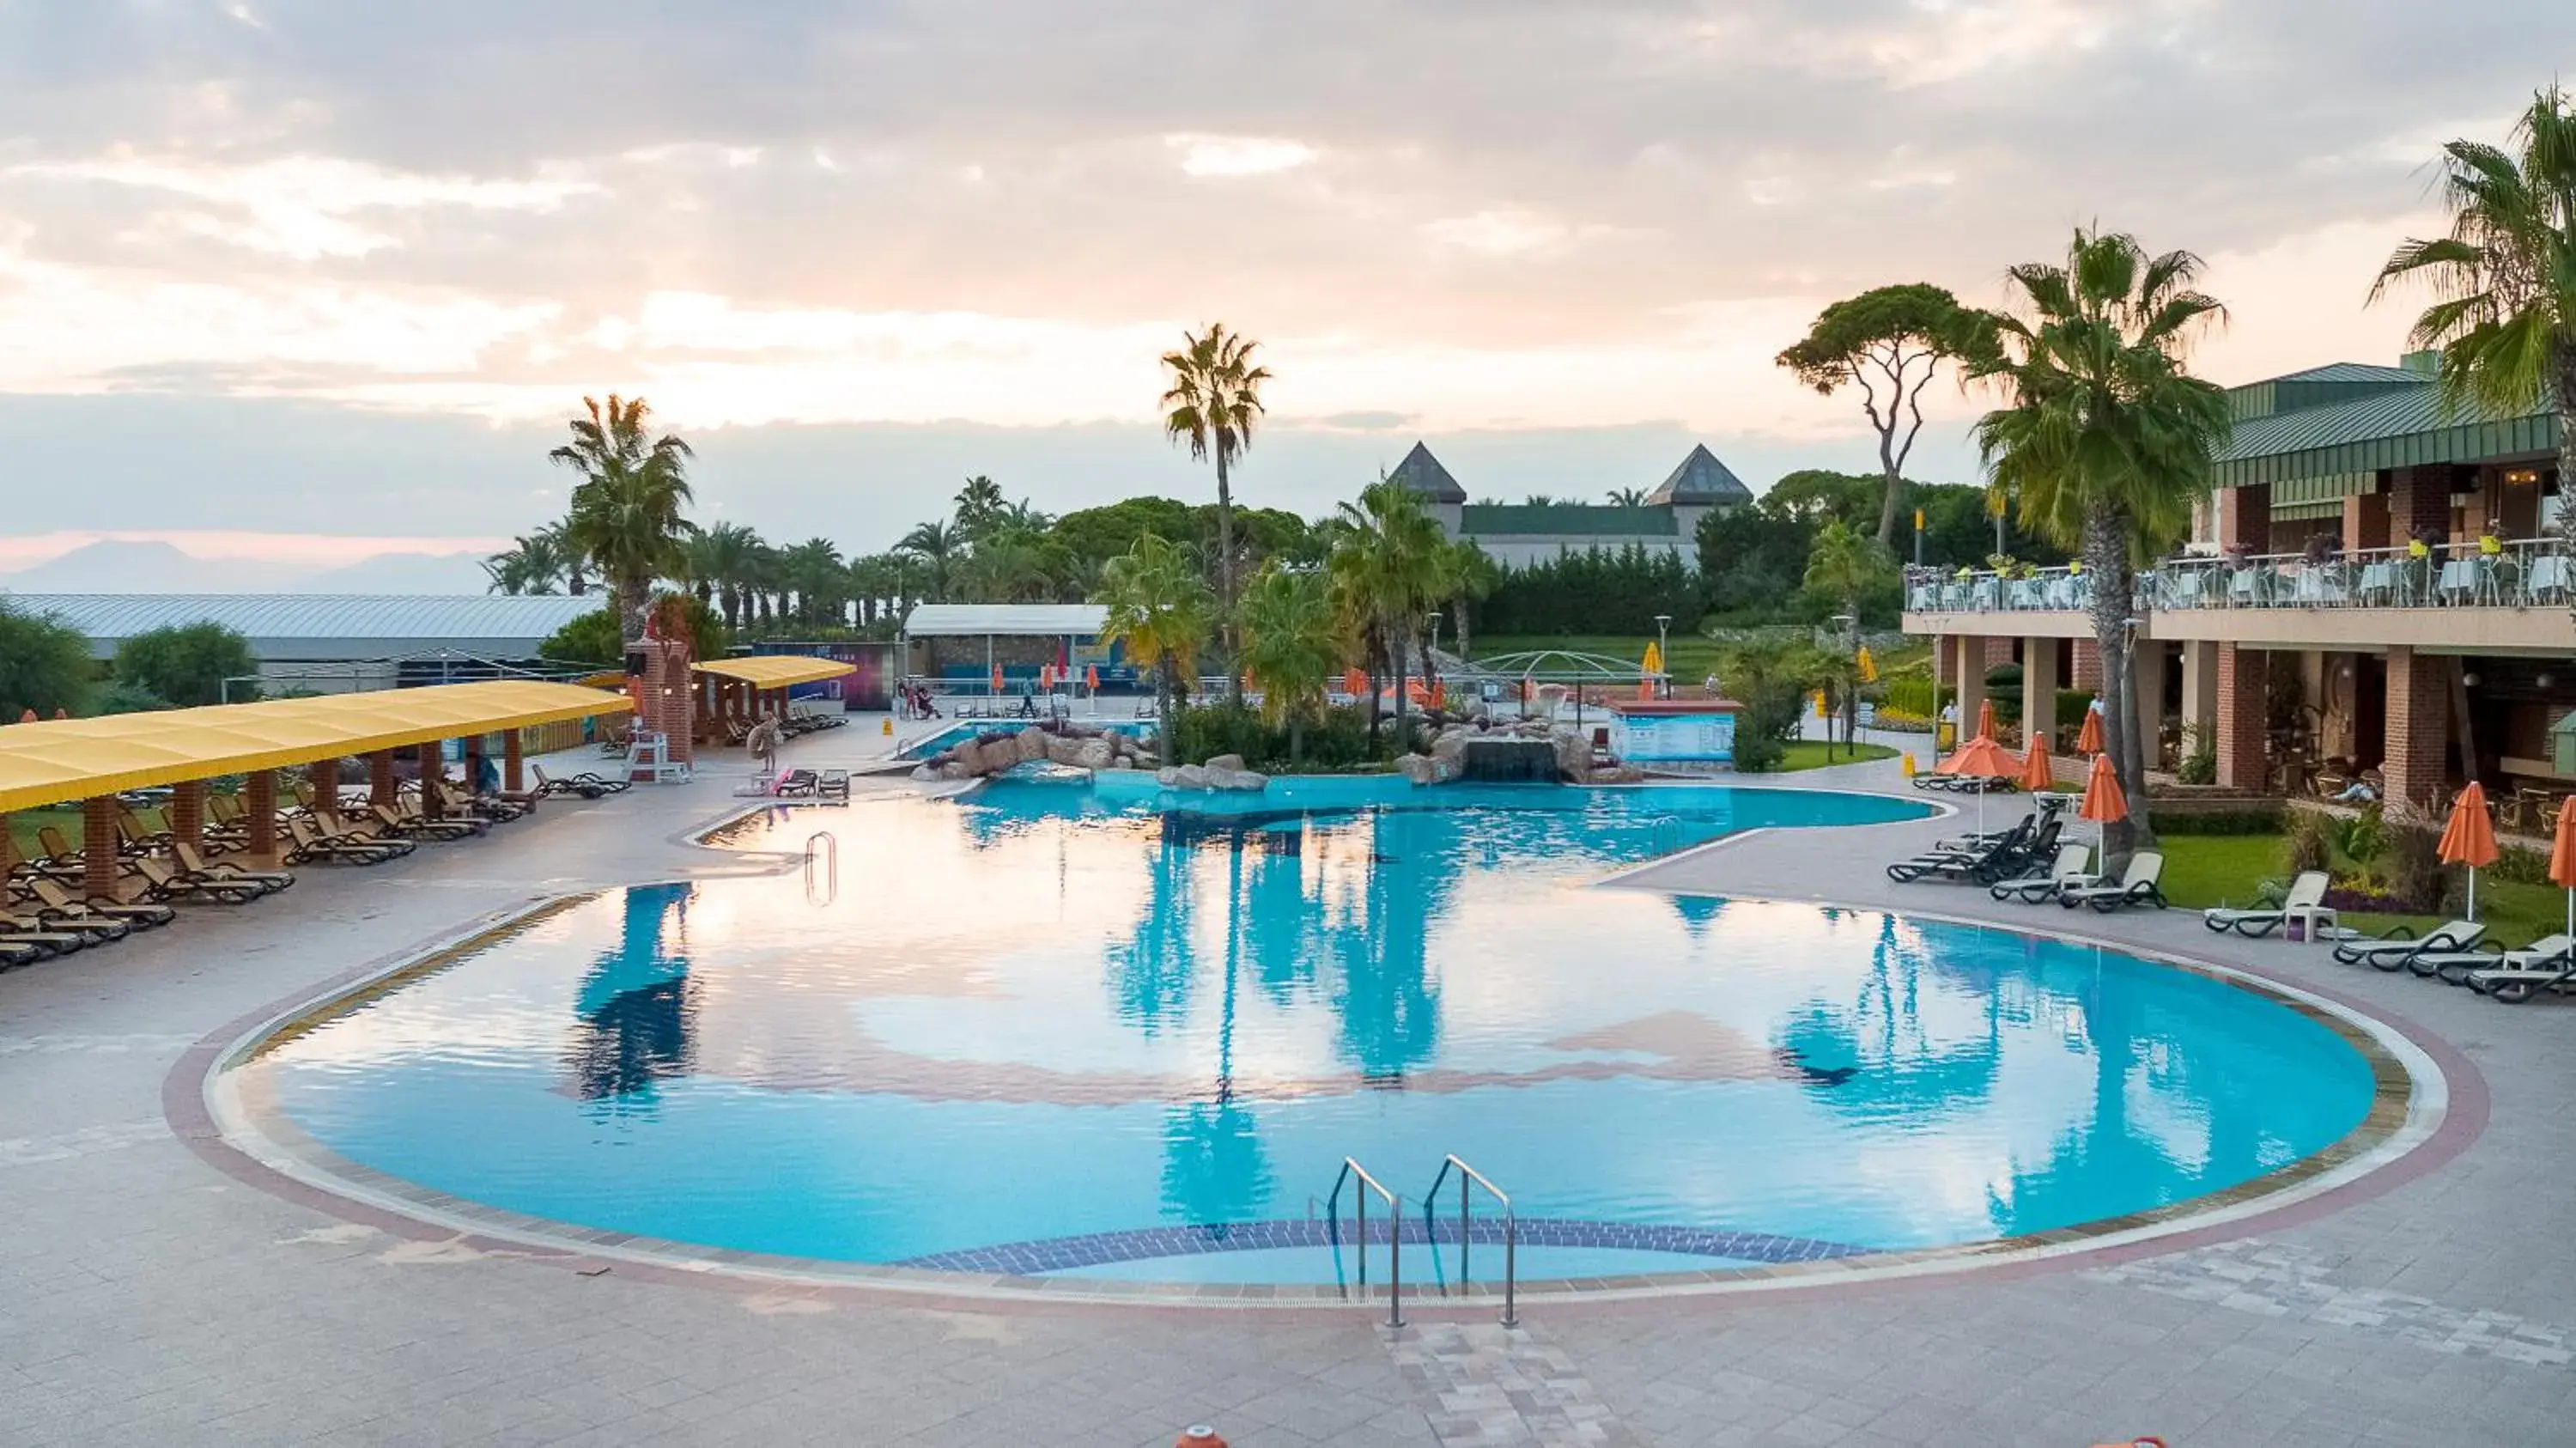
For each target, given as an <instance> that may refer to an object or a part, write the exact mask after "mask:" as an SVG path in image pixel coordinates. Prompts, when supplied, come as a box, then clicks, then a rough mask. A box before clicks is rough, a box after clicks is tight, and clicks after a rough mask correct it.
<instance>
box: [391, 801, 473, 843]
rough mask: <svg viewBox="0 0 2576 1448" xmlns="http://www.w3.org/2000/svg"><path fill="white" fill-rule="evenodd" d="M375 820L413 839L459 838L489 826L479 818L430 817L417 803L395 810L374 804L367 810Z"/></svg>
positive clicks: (394, 832) (393, 831) (392, 832)
mask: <svg viewBox="0 0 2576 1448" xmlns="http://www.w3.org/2000/svg"><path fill="white" fill-rule="evenodd" d="M368 812H369V813H371V814H373V815H374V816H375V817H376V822H377V823H378V824H381V825H383V826H384V827H385V829H386V831H387V832H388V833H391V834H397V835H409V836H411V837H412V838H414V839H425V840H461V839H463V838H465V837H466V836H467V835H479V834H481V833H483V832H484V831H485V830H488V829H490V828H491V826H490V825H488V824H485V823H484V822H483V821H481V820H458V819H431V818H430V817H429V816H427V815H425V814H422V813H421V812H420V808H419V806H417V805H414V806H411V807H408V808H405V809H400V810H397V809H395V808H394V807H393V806H391V805H382V804H380V805H376V806H373V807H372V808H371V809H370V810H369V811H368Z"/></svg>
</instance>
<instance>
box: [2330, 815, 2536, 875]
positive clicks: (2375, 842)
mask: <svg viewBox="0 0 2576 1448" xmlns="http://www.w3.org/2000/svg"><path fill="white" fill-rule="evenodd" d="M2331 828H2332V830H2333V832H2334V847H2335V853H2336V854H2339V855H2341V856H2343V857H2344V858H2345V859H2347V860H2350V861H2351V862H2352V864H2353V867H2354V868H2355V869H2358V870H2363V871H2367V870H2369V869H2370V867H2371V866H2372V865H2373V864H2375V863H2377V862H2378V860H2379V856H2380V853H2381V852H2382V851H2384V850H2386V849H2387V848H2388V819H2387V816H2385V815H2383V814H2381V813H2380V809H2379V806H2378V805H2376V804H2369V805H2364V806H2363V807H2362V811H2361V813H2360V814H2358V815H2356V816H2354V817H2353V818H2351V819H2336V820H2335V821H2334V823H2333V825H2332V826H2331ZM2544 870H2545V866H2544Z"/></svg>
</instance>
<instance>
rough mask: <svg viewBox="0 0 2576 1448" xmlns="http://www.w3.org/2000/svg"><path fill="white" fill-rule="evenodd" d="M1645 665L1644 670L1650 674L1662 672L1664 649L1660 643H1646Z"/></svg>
mask: <svg viewBox="0 0 2576 1448" xmlns="http://www.w3.org/2000/svg"><path fill="white" fill-rule="evenodd" d="M1645 667H1646V672H1647V673H1650V674H1660V673H1662V672H1663V671H1664V649H1663V645H1661V644H1648V645H1646V666H1645Z"/></svg>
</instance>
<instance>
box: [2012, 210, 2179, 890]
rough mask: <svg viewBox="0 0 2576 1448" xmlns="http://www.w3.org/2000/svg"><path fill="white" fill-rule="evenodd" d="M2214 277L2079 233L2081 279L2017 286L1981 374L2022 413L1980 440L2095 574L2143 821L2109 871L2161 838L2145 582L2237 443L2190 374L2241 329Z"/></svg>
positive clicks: (2112, 711)
mask: <svg viewBox="0 0 2576 1448" xmlns="http://www.w3.org/2000/svg"><path fill="white" fill-rule="evenodd" d="M2200 270H2201V262H2200V258H2198V257H2196V256H2194V255H2192V254H2191V253H2190V252H2187V251H2176V252H2169V253H2167V254H2165V255H2163V256H2154V257H2151V256H2149V255H2148V254H2147V251H2146V249H2145V248H2144V247H2142V246H2140V245H2139V244H2138V241H2137V238H2135V237H2133V236H2128V235H2123V234H2106V233H2104V232H2101V231H2099V230H2094V231H2084V230H2078V231H2077V232H2076V233H2075V237H2074V240H2073V242H2072V243H2070V244H2069V246H2068V248H2067V253H2066V263H2065V265H2063V266H2056V265H2050V264H2047V263H2042V262H2030V263H2025V264H2023V265H2020V266H2016V267H2014V268H2012V269H2011V271H2010V272H2009V273H2007V276H2008V278H2009V280H2010V284H2011V287H2012V290H2013V291H2014V292H2015V293H2016V294H2017V297H2018V301H2019V304H2020V308H2019V312H2018V313H2017V314H2014V315H2002V316H1990V317H1987V318H1984V319H1982V321H1981V323H1980V330H1981V333H1982V335H1981V336H1980V337H1979V338H1978V339H1977V340H1976V343H1975V347H1974V351H1973V353H1972V361H1971V363H1970V366H1969V373H1970V375H1971V376H1972V377H1976V378H1979V379H1982V380H1986V381H1989V382H1992V383H1993V384H1994V385H1995V386H1996V387H1997V388H1998V389H1999V390H2001V391H2002V393H2003V394H2004V396H2005V398H2006V399H2007V402H2008V404H2009V405H2007V406H2006V407H2004V408H2002V409H2000V410H1998V411H1994V412H1989V413H1987V414H1986V415H1985V416H1984V417H1983V418H1982V419H1980V420H1979V421H1978V423H1977V428H1976V435H1977V450H1978V453H1979V455H1980V456H1981V457H1982V458H1983V459H1984V461H1985V463H1986V465H1987V466H1988V467H1989V468H1990V469H1992V471H1993V475H1994V481H1995V484H1996V485H1997V486H1998V487H2001V488H2003V489H2005V490H2007V491H2009V492H2010V493H2011V494H2012V495H2013V496H2014V497H2016V498H2018V499H2019V500H2020V506H2021V517H2022V522H2023V524H2024V526H2025V527H2028V528H2029V529H2030V530H2031V531H2033V532H2036V533H2038V534H2039V535H2040V536H2042V537H2045V538H2049V539H2051V540H2053V541H2055V542H2057V543H2058V544H2060V545H2061V546H2063V547H2066V548H2070V549H2080V550H2081V551H2082V555H2083V559H2084V568H2085V571H2086V572H2087V573H2089V574H2091V575H2092V588H2093V602H2092V613H2093V640H2094V644H2095V646H2096V647H2097V648H2099V650H2100V651H2101V658H2102V675H2103V677H2104V678H2105V679H2108V680H2112V681H2113V687H2112V688H2111V689H2109V690H2107V691H2105V695H2104V698H2103V701H2102V702H2103V710H2102V715H2103V718H2102V724H2103V734H2104V737H2105V740H2106V742H2107V743H2108V745H2109V753H2110V756H2111V762H2112V765H2113V767H2114V768H2115V769H2116V770H2117V771H2118V773H2119V776H2120V783H2121V786H2122V787H2123V788H2124V789H2125V790H2126V791H2127V793H2128V796H2129V810H2130V813H2129V818H2128V819H2127V820H2125V821H2123V822H2121V823H2120V824H2117V825H2113V826H2111V827H2110V828H2109V830H2108V831H2107V834H2106V837H2105V849H2104V854H2105V855H2106V856H2107V857H2108V858H2107V859H2106V862H2105V863H2106V866H2107V867H2109V868H2118V867H2119V866H2120V865H2121V863H2122V862H2123V861H2125V859H2126V857H2127V856H2128V855H2129V853H2130V852H2131V851H2132V850H2134V849H2136V848H2138V847H2139V845H2140V844H2141V843H2142V842H2145V841H2149V840H2152V839H2153V838H2154V835H2153V830H2152V826H2151V825H2150V823H2149V821H2148V818H2147V778H2146V765H2147V761H2146V758H2145V753H2144V750H2143V749H2142V748H2141V746H2140V744H2139V740H2138V730H2137V727H2136V723H2135V720H2136V714H2135V710H2134V707H2133V705H2134V701H2132V700H2131V699H2130V697H2129V692H2130V689H2131V687H2132V685H2131V671H2130V666H2129V643H2130V634H2131V630H2132V628H2133V626H2134V624H2135V620H2133V619H2132V618H2131V617H2130V616H2129V609H2130V597H2131V594H2132V592H2133V590H2134V587H2135V572H2134V570H2135V568H2136V566H2137V565H2138V564H2140V563H2142V562H2144V561H2146V560H2147V559H2150V558H2153V557H2155V556H2157V555H2159V554H2161V553H2163V552H2165V551H2166V550H2168V549H2170V548H2171V547H2172V546H2173V545H2174V544H2175V543H2176V542H2178V541H2179V540H2180V539H2181V538H2182V537H2183V536H2184V535H2185V534H2186V533H2187V532H2188V531H2189V529H2190V527H2191V510H2192V504H2193V503H2194V502H2196V501H2197V500H2199V499H2200V498H2202V497H2204V496H2206V495H2207V493H2208V491H2209V479H2210V469H2211V466H2212V462H2213V459H2214V458H2215V455H2216V453H2217V451H2218V449H2219V447H2220V446H2221V445H2222V444H2223V443H2224V442H2225V440H2226V438H2227V433H2228V416H2227V394H2225V393H2224V392H2222V391H2220V390H2219V389H2218V388H2217V387H2216V386H2214V385H2212V384H2211V383H2208V382H2205V381H2202V380H2201V379H2199V378H2197V377H2194V376H2192V375H2191V373H2190V372H2189V370H2188V369H2187V368H2186V367H2185V366H2184V362H2183V353H2184V351H2185V349H2186V348H2187V346H2188V344H2189V343H2190V341H2191V339H2192V337H2193V336H2194V335H2195V334H2196V333H2197V332H2198V331H2200V330H2201V329H2202V328H2203V327H2205V326H2207V325H2209V324H2211V323H2212V322H2214V321H2218V320H2220V319H2223V318H2224V317H2225V316H2226V309H2225V308H2223V307H2221V306H2220V305H2219V304H2218V301H2217V299H2215V298H2213V297H2210V296H2208V295H2206V294H2204V293H2202V292H2200V291H2198V290H2196V289H2195V287H2194V283H2195V282H2196V281H2197V280H2198V278H2199V276H2200Z"/></svg>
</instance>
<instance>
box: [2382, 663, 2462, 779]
mask: <svg viewBox="0 0 2576 1448" xmlns="http://www.w3.org/2000/svg"><path fill="white" fill-rule="evenodd" d="M2450 669H2451V661H2450V660H2449V659H2446V658H2441V657H2437V656H2433V655H2427V654H2419V653H2417V652H2415V651H2414V650H2413V649H2408V648H2401V647H2398V646H2395V645H2391V646H2390V647H2389V650H2388V757H2387V758H2386V760H2384V761H2383V762H2382V763H2381V765H2380V769H2381V770H2382V771H2383V772H2384V773H2385V774H2386V775H2387V777H2388V807H2389V810H2390V812H2391V813H2396V814H2405V815H2410V816H2422V815H2423V814H2425V813H2426V811H2428V810H2431V811H2435V812H2438V811H2439V810H2440V809H2441V807H2442V805H2443V803H2444V802H2445V796H2447V795H2448V793H2449V778H2450V765H2449V758H2448V756H2449V751H2450V741H2451V695H2450V688H2451V674H2450ZM2435 817H2436V818H2438V813H2436V815H2435Z"/></svg>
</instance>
